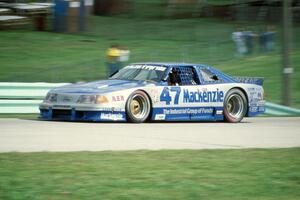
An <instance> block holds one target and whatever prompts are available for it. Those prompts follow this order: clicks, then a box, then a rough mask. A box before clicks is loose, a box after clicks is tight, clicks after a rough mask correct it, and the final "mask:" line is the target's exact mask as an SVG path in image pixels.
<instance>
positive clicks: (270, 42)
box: [265, 26, 276, 52]
mask: <svg viewBox="0 0 300 200" xmlns="http://www.w3.org/2000/svg"><path fill="white" fill-rule="evenodd" d="M265 34H266V36H265V37H266V50H267V51H268V52H270V51H273V50H274V37H275V34H276V31H275V28H274V26H268V27H267V32H266V33H265Z"/></svg>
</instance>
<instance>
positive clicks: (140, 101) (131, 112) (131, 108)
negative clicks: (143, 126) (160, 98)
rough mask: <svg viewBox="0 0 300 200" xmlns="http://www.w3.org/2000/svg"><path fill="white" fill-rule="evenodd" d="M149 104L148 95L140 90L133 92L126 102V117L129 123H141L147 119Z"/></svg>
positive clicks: (149, 109)
mask: <svg viewBox="0 0 300 200" xmlns="http://www.w3.org/2000/svg"><path fill="white" fill-rule="evenodd" d="M150 113H151V103H150V99H149V97H148V95H147V94H146V93H145V92H143V91H140V90H137V91H134V92H133V93H132V94H131V95H130V96H129V98H128V100H127V102H126V115H127V119H128V121H129V122H133V123H143V122H145V121H147V120H148V119H149V116H150Z"/></svg>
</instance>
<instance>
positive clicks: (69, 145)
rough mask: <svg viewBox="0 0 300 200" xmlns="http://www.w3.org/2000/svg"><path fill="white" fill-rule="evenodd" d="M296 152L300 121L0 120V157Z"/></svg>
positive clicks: (299, 134) (294, 119)
mask: <svg viewBox="0 0 300 200" xmlns="http://www.w3.org/2000/svg"><path fill="white" fill-rule="evenodd" d="M286 147H300V118H299V117H289V118H261V117H259V118H245V119H244V120H243V122H242V123H237V124H229V123H223V122H193V123H191V122H190V123H183V122H181V123H146V124H127V123H82V122H57V121H39V120H25V119H0V152H13V151H17V152H40V151H52V152H53V151H55V152H66V151H105V150H140V149H145V150H160V149H228V148H233V149H234V148H286Z"/></svg>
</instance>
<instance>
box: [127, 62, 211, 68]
mask: <svg viewBox="0 0 300 200" xmlns="http://www.w3.org/2000/svg"><path fill="white" fill-rule="evenodd" d="M133 65H160V66H166V67H187V66H199V67H209V66H206V65H203V64H195V63H176V62H174V63H173V62H144V63H133Z"/></svg>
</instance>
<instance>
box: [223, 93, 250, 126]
mask: <svg viewBox="0 0 300 200" xmlns="http://www.w3.org/2000/svg"><path fill="white" fill-rule="evenodd" d="M246 112H247V98H246V96H245V95H244V93H243V92H242V91H241V90H239V89H232V90H230V91H229V92H228V93H227V95H226V97H225V101H224V117H225V120H226V121H227V122H231V123H236V122H240V121H241V120H242V119H243V118H244V116H245V115H246Z"/></svg>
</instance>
